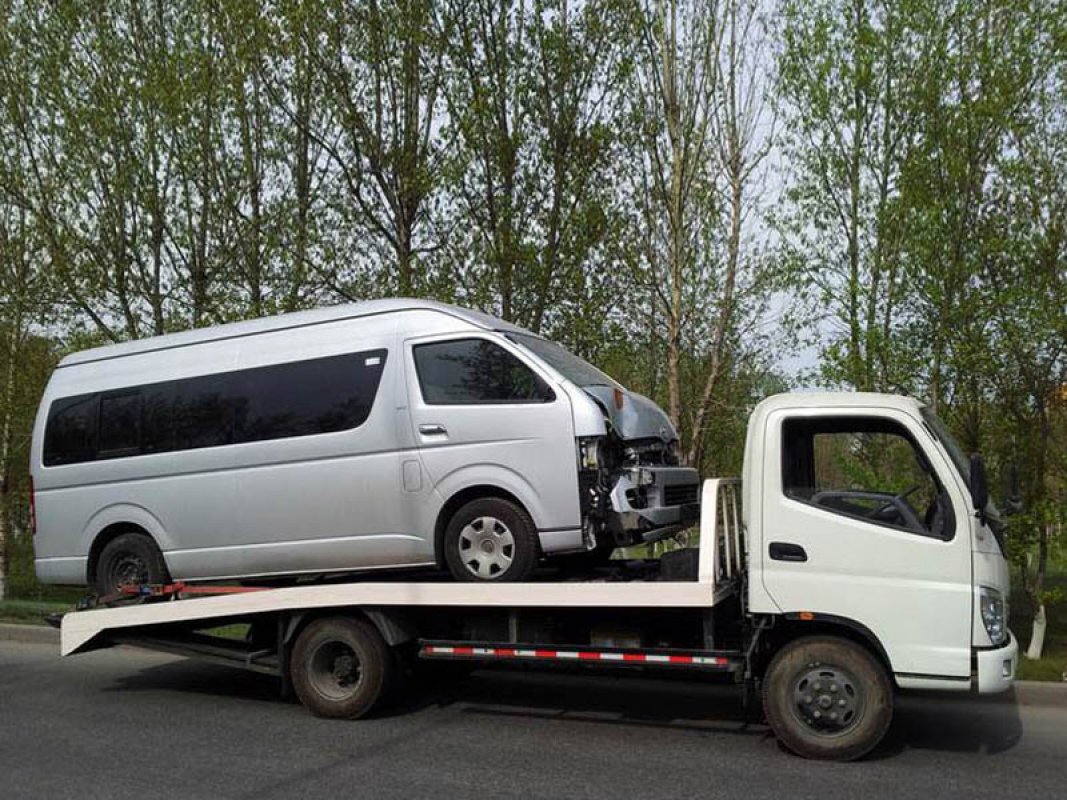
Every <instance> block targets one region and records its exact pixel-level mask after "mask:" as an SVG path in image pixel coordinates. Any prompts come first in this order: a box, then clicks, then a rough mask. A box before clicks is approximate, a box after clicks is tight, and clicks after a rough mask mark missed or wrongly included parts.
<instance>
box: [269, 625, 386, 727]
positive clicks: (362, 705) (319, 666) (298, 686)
mask: <svg viewBox="0 0 1067 800" xmlns="http://www.w3.org/2000/svg"><path fill="white" fill-rule="evenodd" d="M289 669H290V675H291V677H292V681H293V688H294V689H295V690H296V694H297V697H299V698H300V702H302V703H303V704H304V705H305V706H306V707H307V708H308V709H309V710H310V711H311V712H312V713H313V714H315V715H316V716H319V717H331V718H340V719H358V718H359V717H362V716H365V715H366V714H368V713H370V712H371V711H372V710H373V709H374V707H375V706H376V705H377V704H378V702H379V701H380V700H381V699H382V698H383V697H384V696H385V694H386V691H387V688H388V684H389V679H390V677H391V675H392V672H393V670H394V669H395V659H393V658H391V657H390V653H389V648H388V646H387V645H386V644H385V642H384V641H383V639H382V637H381V635H380V634H379V633H378V631H377V630H376V629H375V628H374V627H373V626H372V625H371V624H370V623H368V622H364V621H363V620H361V619H353V618H351V617H328V618H326V619H320V620H316V621H314V622H312V623H311V624H310V625H308V626H307V627H306V628H304V630H303V631H302V632H301V633H300V636H298V637H297V640H296V646H295V647H294V648H293V653H292V656H291V661H290V666H289Z"/></svg>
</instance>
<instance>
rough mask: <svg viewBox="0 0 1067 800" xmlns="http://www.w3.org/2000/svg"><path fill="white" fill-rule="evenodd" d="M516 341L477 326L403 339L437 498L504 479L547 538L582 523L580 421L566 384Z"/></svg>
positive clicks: (412, 400)
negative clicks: (555, 382) (577, 443)
mask: <svg viewBox="0 0 1067 800" xmlns="http://www.w3.org/2000/svg"><path fill="white" fill-rule="evenodd" d="M510 345H511V343H510V342H507V341H506V340H504V339H502V338H500V337H494V336H491V335H488V334H481V333H478V332H471V333H464V334H459V335H457V334H450V335H447V336H440V335H439V336H431V337H420V338H415V339H409V340H407V342H406V343H405V354H406V355H405V361H406V364H407V392H408V404H409V408H410V415H411V425H412V429H413V430H412V435H413V437H414V440H415V443H416V446H417V447H418V451H419V455H420V459H421V463H422V466H423V468H424V469H425V472H426V473H427V475H428V479H429V482H430V484H431V486H432V487H433V490H434V495H433V497H432V499H431V502H432V503H433V504H434V505H435V507H436V508H440V505H441V504H443V503H445V502H446V501H447V500H448V499H449V498H450V497H452V496H453V495H454V494H455V493H456V492H458V491H460V490H462V489H465V488H468V487H471V486H476V485H487V486H494V487H497V488H501V489H505V490H507V491H508V492H510V493H511V494H513V495H514V496H515V497H516V498H518V500H519V501H520V502H521V503H522V504H523V505H524V506H525V507H526V510H527V511H528V512H529V514H530V516H531V517H532V518H533V521H534V524H535V525H537V528H538V530H539V531H541V533H542V537H541V538H542V545H544V541H545V537H544V535H543V534H544V533H546V532H553V531H555V532H564V531H566V530H568V529H570V530H573V531H575V532H576V533H577V531H578V530H579V527H580V524H581V513H580V510H579V505H578V467H577V457H576V450H575V439H574V423H573V421H572V416H571V407H570V401H569V400H568V398H567V394H566V393H565V392H564V391H562V390H561V389H560V388H559V387H555V388H554V387H553V385H552V383H553V381H552V378H551V376H549V375H548V374H547V373H542V371H541V370H540V369H539V368H537V367H535V366H534V365H533V364H531V363H529V362H528V361H527V360H525V359H524V358H523V355H522V353H521V351H520V350H518V348H512V347H511V346H510ZM435 513H436V511H435ZM580 541H581V540H580V538H577V536H576V540H575V544H580Z"/></svg>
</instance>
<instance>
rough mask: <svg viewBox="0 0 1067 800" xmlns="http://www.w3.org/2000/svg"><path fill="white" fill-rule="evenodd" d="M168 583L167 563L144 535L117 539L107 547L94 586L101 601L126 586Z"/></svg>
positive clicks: (98, 566)
mask: <svg viewBox="0 0 1067 800" xmlns="http://www.w3.org/2000/svg"><path fill="white" fill-rule="evenodd" d="M168 582H170V575H169V574H168V573H167V562H166V561H164V560H163V554H162V553H161V552H160V551H159V548H158V547H157V546H156V543H155V541H153V540H152V537H150V536H148V535H147V534H144V533H124V534H122V535H120V536H116V537H115V538H114V539H112V540H111V541H110V542H108V543H107V544H106V545H104V549H103V550H101V551H100V557H99V558H98V559H97V560H96V569H95V577H94V580H93V584H94V588H95V589H96V593H97V594H98V595H100V596H101V597H103V596H104V595H109V594H113V593H115V592H117V591H118V590H119V588H120V587H122V586H126V585H132V586H140V585H142V584H146V583H168Z"/></svg>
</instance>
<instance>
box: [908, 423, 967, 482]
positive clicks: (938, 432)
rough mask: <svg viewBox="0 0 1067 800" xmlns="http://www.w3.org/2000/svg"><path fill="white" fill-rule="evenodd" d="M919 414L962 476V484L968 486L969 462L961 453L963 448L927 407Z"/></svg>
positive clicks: (964, 454)
mask: <svg viewBox="0 0 1067 800" xmlns="http://www.w3.org/2000/svg"><path fill="white" fill-rule="evenodd" d="M919 413H921V414H922V415H923V419H924V420H926V424H927V425H928V426H929V427H930V430H931V431H933V433H934V436H936V437H937V440H938V441H939V442H941V444H942V446H943V447H944V448H945V450H946V451H948V457H949V458H951V459H952V463H953V464H954V465H955V466H956V469H957V470H959V473H960V475H962V476H963V480H964V482H966V483H968V484H969V483H970V482H971V460H970V459H969V458H967V454H966V453H964V452H963V448H962V447H960V443H959V442H957V441H956V437H954V436H953V435H952V432H951V431H950V430H949V429H948V426H947V425H945V423H944V422H942V421H941V417H939V416H937V414H935V413H934V412H933V410H932V409H931V408H930V407H929V406H923V407H922V408H920V409H919Z"/></svg>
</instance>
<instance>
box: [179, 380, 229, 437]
mask: <svg viewBox="0 0 1067 800" xmlns="http://www.w3.org/2000/svg"><path fill="white" fill-rule="evenodd" d="M232 375H234V373H232V372H226V373H222V374H219V375H204V376H203V377H199V378H189V379H187V380H182V381H173V382H172V383H171V384H170V387H169V389H170V391H169V394H170V413H171V417H172V424H173V426H174V440H173V445H172V447H171V449H173V450H195V449H196V448H198V447H218V446H219V445H222V444H230V443H231V442H232V441H233V416H232V414H231V413H230V407H231V403H230V398H229V391H230V383H231V381H232V380H233V379H232V378H231V376H232Z"/></svg>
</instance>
